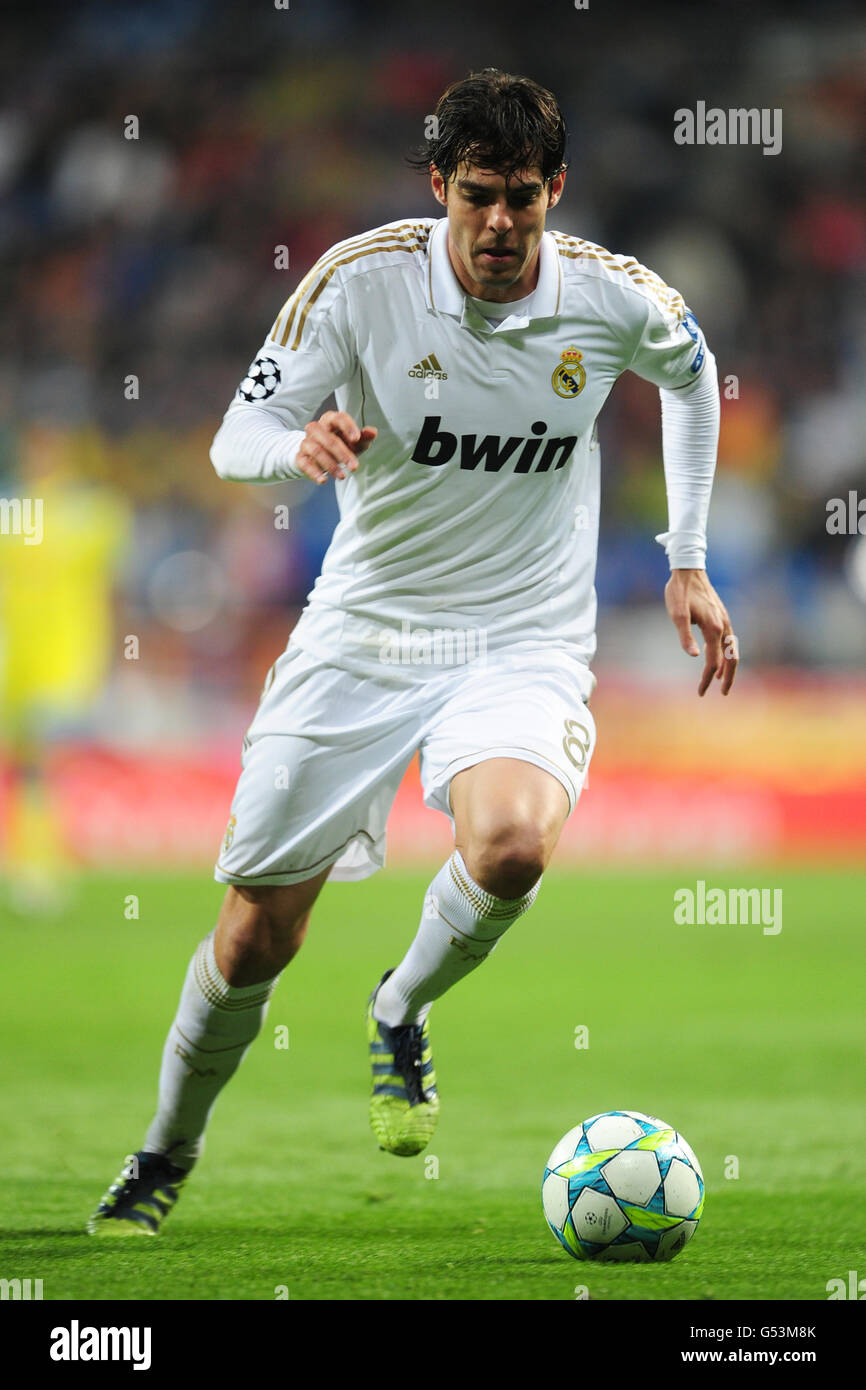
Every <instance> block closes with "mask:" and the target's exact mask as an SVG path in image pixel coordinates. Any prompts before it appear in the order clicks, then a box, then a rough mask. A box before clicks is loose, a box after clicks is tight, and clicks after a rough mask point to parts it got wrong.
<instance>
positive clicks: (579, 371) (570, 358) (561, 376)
mask: <svg viewBox="0 0 866 1390" xmlns="http://www.w3.org/2000/svg"><path fill="white" fill-rule="evenodd" d="M561 357H562V360H561V361H560V364H559V366H558V367H557V368H556V370H555V371H554V373H553V376H552V377H551V378H550V384H551V386H552V387H553V389H554V391H555V392H556V394H557V396H564V397H565V398H566V400H568V399H569V398H570V397H572V396H579V395H580V393H581V391H582V390H583V388H584V386H585V385H586V372H585V370H584V367H583V353H582V352H578V350H577V348H576V347H567V348H566V349H565V352H563V353H562V355H561Z"/></svg>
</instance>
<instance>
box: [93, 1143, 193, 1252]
mask: <svg viewBox="0 0 866 1390" xmlns="http://www.w3.org/2000/svg"><path fill="white" fill-rule="evenodd" d="M130 1174H132V1175H133V1176H130ZM188 1175H189V1170H188V1169H186V1168H176V1167H175V1166H174V1164H173V1163H170V1162H169V1160H168V1159H167V1158H166V1156H165V1154H153V1153H145V1152H144V1151H143V1150H142V1151H140V1152H139V1153H137V1154H134V1155H133V1156H131V1157H130V1158H128V1159H127V1161H126V1164H125V1166H124V1167H123V1169H122V1170H121V1172H120V1173H119V1175H118V1177H117V1178H116V1179H115V1181H114V1182H113V1183H112V1184H111V1187H110V1188H109V1189H108V1191H107V1192H106V1194H105V1196H104V1197H103V1199H102V1201H101V1202H100V1203H99V1206H98V1207H97V1208H96V1211H95V1212H94V1213H93V1215H92V1216H91V1218H90V1220H89V1221H88V1223H87V1233H88V1235H91V1236H156V1235H159V1228H160V1226H161V1225H162V1222H163V1220H164V1219H165V1217H166V1216H167V1215H168V1213H169V1212H170V1211H171V1209H172V1207H173V1206H174V1204H175V1202H176V1201H177V1199H178V1194H179V1192H180V1189H181V1188H182V1187H183V1184H184V1182H185V1181H186V1179H187V1177H188Z"/></svg>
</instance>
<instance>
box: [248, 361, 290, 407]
mask: <svg viewBox="0 0 866 1390" xmlns="http://www.w3.org/2000/svg"><path fill="white" fill-rule="evenodd" d="M280 379H281V378H280V369H279V367H278V366H277V364H276V362H275V361H274V359H273V358H272V357H257V358H256V360H255V362H251V363H250V366H249V370H248V371H247V374H246V376H245V377H244V379H243V381H242V382H241V384H240V386H239V387H238V395H239V396H240V398H241V400H243V401H253V402H255V401H266V400H267V398H268V396H272V395H273V394H274V392H275V391H276V389H277V387H278V386H279V384H280Z"/></svg>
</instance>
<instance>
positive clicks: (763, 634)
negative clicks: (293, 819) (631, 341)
mask: <svg viewBox="0 0 866 1390" xmlns="http://www.w3.org/2000/svg"><path fill="white" fill-rule="evenodd" d="M2 24H3V30H4V33H3V43H2V47H0V77H2V82H0V277H2V283H0V294H2V302H3V307H4V311H3V315H2V330H0V403H2V408H0V419H2V424H0V495H2V496H4V497H6V498H11V497H16V496H18V497H25V496H29V497H36V496H41V497H44V498H45V506H46V517H50V518H53V519H54V521H55V523H57V521H58V520H62V521H63V523H64V524H63V525H59V526H58V525H57V524H54V525H53V526H47V527H46V538H45V540H44V542H43V544H42V545H41V546H36V545H34V546H32V547H30V548H25V547H22V546H21V545H18V546H14V545H13V544H11V538H10V537H7V536H5V535H4V536H0V670H2V671H4V672H5V675H4V676H3V682H4V685H3V691H4V695H3V703H4V710H5V715H6V717H5V721H4V722H5V741H6V742H7V744H8V742H9V738H10V733H11V735H13V736H14V735H15V734H16V731H17V732H18V733H19V735H21V736H22V737H24V738H25V739H26V738H27V737H29V736H30V735H29V724H30V713H29V712H28V711H22V708H21V705H22V701H23V700H24V696H23V695H22V694H21V691H22V690H24V689H26V690H29V691H30V692H31V694H32V692H33V690H34V688H35V689H37V691H38V688H39V682H40V679H42V680H43V684H44V686H45V690H46V692H48V693H47V695H46V699H45V700H44V701H43V704H44V707H45V720H44V727H45V728H47V727H48V726H51V727H52V728H53V729H54V730H55V731H59V732H60V733H67V734H68V733H73V734H77V735H78V736H82V735H84V736H86V737H89V738H91V739H99V740H100V741H102V742H103V743H105V742H107V743H109V744H115V745H124V746H129V745H133V746H140V747H143V748H147V747H150V746H155V745H156V744H160V745H161V746H163V747H165V746H170V745H178V744H183V743H185V742H187V743H190V744H194V743H199V744H200V743H201V742H202V740H211V739H212V740H214V741H215V742H218V741H220V740H230V741H232V746H234V744H236V743H237V742H238V741H239V738H240V734H241V732H242V729H243V727H245V722H246V721H247V720H248V718H249V716H250V713H251V709H252V707H253V704H254V701H255V697H256V694H257V691H258V688H259V686H260V684H261V680H262V678H263V675H264V673H265V671H266V669H267V667H268V666H269V665H270V663H271V661H272V660H273V659H274V657H275V656H276V655H277V654H278V652H279V651H280V650H281V649H282V647H283V646H284V644H285V640H286V636H287V633H288V631H289V629H290V627H291V625H292V623H293V622H294V620H295V618H296V616H297V614H298V612H299V610H300V607H301V606H302V604H303V602H304V597H305V595H306V593H307V592H308V590H309V589H310V587H311V585H312V583H313V580H314V579H315V576H316V574H317V572H318V569H319V566H320V563H321V559H322V555H323V553H324V550H325V548H326V546H327V543H328V540H329V537H330V533H331V530H332V527H333V525H334V522H335V519H336V508H335V504H334V499H333V495H332V491H331V489H324V488H323V489H314V488H313V487H312V486H311V485H306V484H291V485H286V486H285V487H280V488H277V489H271V488H256V487H254V486H241V485H237V484H227V483H224V482H220V481H219V480H218V479H217V477H216V475H215V474H214V472H213V470H212V468H211V465H210V462H209V459H208V448H209V445H210V442H211V439H212V437H213V434H214V432H215V430H216V428H217V426H218V424H219V421H220V419H221V416H222V413H223V411H224V410H225V408H226V407H227V405H228V403H229V401H230V399H231V397H232V395H233V393H234V391H235V389H236V386H237V384H238V382H239V380H240V379H241V378H242V377H243V376H244V374H245V370H246V367H247V364H248V362H249V361H250V360H251V359H252V357H253V356H254V355H255V353H256V351H257V350H258V348H259V346H260V344H261V342H262V341H263V339H264V337H265V335H266V333H267V331H268V329H269V327H270V325H271V323H272V321H273V320H274V318H275V316H276V314H277V312H278V310H279V308H280V305H281V304H282V302H283V301H284V300H285V299H286V298H287V297H288V295H289V294H290V293H291V291H292V290H293V289H294V287H295V285H296V284H297V283H298V281H299V279H300V278H301V277H302V275H303V274H304V272H305V271H306V270H307V269H308V268H309V266H310V265H311V264H312V263H313V261H314V260H315V259H316V258H317V257H318V256H319V255H320V254H321V253H322V252H323V251H324V250H325V249H327V247H329V246H330V245H331V244H332V243H334V242H335V241H337V240H339V239H341V238H343V237H347V236H351V235H354V234H356V233H359V232H362V231H364V230H366V229H368V228H369V227H372V226H375V225H377V224H378V223H381V222H384V221H388V220H390V219H393V218H398V217H404V216H407V215H437V212H438V209H437V206H436V205H435V204H434V203H433V201H432V198H431V195H430V193H429V188H428V186H427V183H426V181H425V179H424V178H423V177H419V175H418V174H416V173H415V172H413V171H412V170H411V169H409V168H408V167H407V165H406V164H405V162H404V157H405V155H406V154H407V153H408V152H409V151H410V150H412V149H414V148H416V147H417V145H418V143H419V142H420V140H421V138H422V136H423V127H424V119H425V116H426V115H427V114H428V113H429V112H431V111H432V110H433V108H434V105H435V101H436V98H437V97H438V95H439V93H440V92H441V90H442V89H443V87H444V86H445V85H446V84H447V83H448V82H450V81H452V80H454V79H455V78H457V77H460V76H463V75H465V74H466V73H467V72H468V71H470V70H472V69H473V68H477V67H482V66H486V65H496V66H499V67H502V68H505V69H507V70H510V71H515V72H523V73H526V74H528V75H530V76H532V77H534V78H535V79H536V80H538V81H540V82H542V83H543V84H545V85H547V86H549V87H550V88H551V89H552V90H553V91H554V92H555V93H556V95H557V97H558V98H559V101H560V103H561V105H562V107H563V110H564V112H565V115H566V119H567V122H568V125H569V129H570V145H569V151H568V157H569V161H570V165H569V176H568V182H567V186H566V195H565V197H564V199H563V202H562V203H561V205H560V207H559V208H557V210H556V212H555V213H554V214H552V215H551V225H553V226H556V227H559V228H561V229H562V230H564V231H566V232H570V233H575V234H577V235H579V236H582V237H586V238H588V239H590V240H594V241H597V242H600V243H601V244H602V245H604V246H606V247H608V248H610V249H612V250H614V251H621V252H626V253H628V254H630V255H633V256H635V257H637V258H638V259H639V260H641V261H644V262H645V263H646V264H648V265H649V266H651V267H652V269H654V270H655V271H656V272H657V273H659V274H660V275H661V276H662V277H663V278H664V279H666V280H667V281H668V282H669V283H671V284H673V285H674V286H676V288H677V289H679V290H680V291H681V293H682V294H683V296H684V297H685V299H686V301H687V303H688V304H689V305H690V307H691V308H692V310H693V311H694V313H695V314H696V315H697V317H698V318H699V319H700V321H701V324H702V326H703V328H704V330H705V332H706V334H707V338H708V340H709V342H710V345H711V346H712V348H713V350H714V352H715V355H716V358H717V361H718V365H719V374H720V379H721V382H722V387H723V425H722V438H721V448H720V459H719V470H718V476H717V483H716V488H715V496H714V503H713V509H712V522H711V531H710V559H709V566H710V574H711V578H712V579H713V580H714V582H715V583H716V585H717V587H718V588H719V589H720V591H721V593H722V595H723V597H724V599H725V601H726V603H727V605H728V607H729V609H730V611H731V613H732V615H733V616H734V619H735V625H736V627H737V629H738V631H739V633H740V637H741V643H742V648H743V652H744V657H745V660H746V663H747V669H748V670H750V671H751V672H752V673H760V672H761V671H763V670H773V671H775V672H778V671H780V670H782V671H787V672H788V673H789V674H790V675H791V676H792V677H796V676H798V675H800V676H802V675H803V673H805V672H815V673H824V674H826V673H836V674H837V675H838V676H839V677H840V678H842V679H845V680H853V679H854V678H855V677H856V676H857V674H858V673H859V671H860V670H861V668H862V663H863V656H864V652H866V537H861V536H859V535H857V534H849V535H842V536H840V535H836V534H830V533H829V532H828V528H827V504H828V501H829V500H830V499H832V498H834V497H842V498H846V499H847V497H848V493H849V491H850V490H852V489H853V490H856V491H857V492H858V495H859V496H863V495H864V494H866V396H864V391H863V380H864V365H866V275H864V270H866V157H864V156H866V13H864V12H863V10H862V7H860V6H858V5H854V4H847V3H846V4H840V3H834V0H827V2H826V3H823V4H822V5H821V6H816V5H814V4H811V3H810V4H801V3H793V2H792V0H789V3H786V4H784V5H781V4H780V5H773V4H759V3H745V0H744V2H743V3H737V0H732V2H731V3H724V4H716V5H704V6H695V5H692V4H685V3H683V4H669V5H664V4H653V5H640V6H638V5H631V4H625V3H619V4H618V3H616V0H610V3H607V4H602V0H592V3H591V5H590V7H589V9H587V10H579V9H577V8H576V7H575V6H573V5H572V4H571V3H569V0H561V3H560V2H559V0H556V2H554V3H542V4H540V5H536V6H534V7H532V8H531V9H528V8H527V7H526V6H525V4H524V3H522V0H521V3H517V2H516V0H497V4H496V5H495V6H481V5H475V6H468V7H464V6H459V5H456V4H453V3H450V0H449V3H444V2H443V3H442V4H434V5H424V6H421V5H417V6H413V5H410V4H406V3H405V0H402V2H401V3H400V4H397V3H392V2H391V0H377V2H376V3H372V4H369V3H363V0H315V3H312V0H291V4H290V5H287V6H286V7H282V6H278V5H275V4H274V3H272V0H249V2H248V3H246V4H243V5H238V4H236V3H232V0H149V3H146V4H134V3H121V4H116V3H110V0H93V3H88V2H87V0H79V3H70V4H56V5H48V6H47V7H46V6H44V5H43V6H25V5H16V4H7V5H5V6H4V10H3V18H2ZM699 100H702V101H704V102H706V104H707V106H720V107H723V108H728V107H734V106H737V107H739V106H745V107H767V108H772V109H775V108H780V109H781V111H782V113H783V142H782V150H781V152H780V153H779V154H778V155H775V156H772V155H764V154H762V152H761V149H760V148H759V147H749V146H739V147H724V146H717V147H708V146H704V147H699V146H695V147H687V146H679V145H677V144H676V143H675V142H674V138H673V132H674V112H675V111H676V110H677V109H678V108H681V107H692V108H693V107H694V106H695V104H696V102H697V101H699ZM130 117H133V118H135V120H134V121H133V122H132V124H130ZM136 122H137V126H136ZM133 131H134V132H135V133H136V134H137V138H133V139H130V138H126V136H127V134H129V133H132V132H133ZM279 246H285V247H287V248H288V255H289V266H288V268H287V269H277V268H276V267H275V248H277V247H279ZM600 433H601V441H602V449H603V454H602V458H603V478H604V492H603V509H602V524H601V544H600V564H599V578H598V588H599V598H600V605H601V607H600V620H599V638H600V648H599V661H598V669H599V672H600V674H603V673H604V672H605V671H608V672H610V673H611V675H612V677H613V678H614V679H615V680H618V679H625V680H628V679H639V680H641V681H645V680H646V679H648V678H650V679H652V680H653V681H656V682H658V681H663V680H665V679H668V678H671V676H672V672H673V676H674V678H675V679H677V680H681V677H682V661H683V660H684V659H682V658H680V657H679V650H678V646H677V644H676V639H675V636H674V634H673V632H672V630H670V631H669V630H668V627H667V619H666V617H665V615H664V612H663V609H662V606H661V595H662V589H663V585H664V581H665V577H666V561H665V557H664V554H663V552H662V550H661V548H660V547H659V546H658V545H657V544H656V543H655V542H654V539H653V537H654V535H655V533H656V532H658V531H661V530H663V529H665V526H666V513H665V494H664V480H663V473H662V465H661V451H660V431H659V407H658V395H657V392H655V391H654V390H653V389H652V388H651V387H649V386H648V385H647V384H646V383H643V382H640V381H639V380H637V379H636V378H634V377H631V376H628V375H627V376H625V377H623V378H622V379H621V380H620V382H619V383H618V385H617V387H616V389H615V391H614V393H613V395H612V397H611V399H610V401H609V403H608V405H607V407H606V410H605V412H604V414H603V416H602V420H601V427H600ZM280 500H285V501H287V502H288V503H289V504H290V506H291V527H290V529H289V530H288V531H285V530H277V529H275V528H274V525H273V510H272V509H273V506H274V504H275V503H276V502H277V501H280ZM52 508H53V511H52ZM863 527H864V530H866V519H864V522H863ZM76 586H77V588H76ZM25 589H27V590H28V591H29V592H30V595H31V598H30V600H28V601H24V600H23V599H22V594H23V593H24V591H25ZM81 594H85V595H86V596H87V601H86V602H82V601H81V600H80V597H79V596H80V595H81ZM64 595H65V599H64ZM73 599H74V603H73ZM64 601H66V602H67V603H68V604H69V605H70V606H71V607H74V609H75V612H70V613H68V614H66V629H65V630H66V631H67V640H68V641H69V642H71V643H72V644H73V645H76V644H77V650H78V651H79V652H81V653H82V654H83V661H84V665H85V666H86V668H87V669H86V670H85V671H82V673H81V674H80V678H79V679H78V682H77V685H76V682H75V681H74V680H72V681H71V682H70V681H68V682H67V683H68V684H70V690H69V698H68V699H66V700H64V699H63V698H62V697H59V696H58V693H57V691H56V690H55V691H54V694H53V696H51V695H50V688H51V672H50V670H49V671H48V672H47V673H43V674H42V676H40V672H39V670H36V669H29V671H28V672H25V673H24V675H23V676H22V674H21V670H20V669H19V668H20V664H21V657H20V649H21V637H22V634H23V635H24V637H26V638H27V639H28V642H29V649H30V652H31V655H30V656H29V657H28V658H27V661H29V662H30V665H31V668H32V667H34V664H35V665H36V666H38V659H37V657H36V656H34V655H33V652H35V651H36V649H38V648H44V647H46V646H48V647H50V644H51V640H52V638H51V633H52V632H53V630H54V629H53V624H55V622H57V623H59V618H58V614H61V613H62V612H63V605H64ZM28 602H29V607H28ZM76 614H77V617H76ZM76 622H77V624H78V627H77V629H76V626H75V625H76ZM70 624H71V628H70ZM58 630H59V629H58ZM70 634H71V635H70ZM130 637H134V638H135V642H134V643H133V644H132V646H130V643H129V638H130ZM57 640H58V641H59V640H60V637H59V636H58V637H57ZM16 652H18V653H19V655H18V656H17V657H16V655H15V654H16ZM16 660H17V662H18V667H16V665H15V663H16ZM678 662H679V664H678ZM25 664H26V663H25ZM49 664H50V663H49ZM73 665H74V663H73ZM70 669H71V668H70ZM687 674H688V678H689V681H690V682H691V677H692V674H693V673H692V671H691V670H689V671H688V673H687ZM28 682H29V684H28ZM19 687H20V688H19ZM72 687H75V688H74V689H73V688H72ZM689 689H690V691H691V684H690V686H689ZM27 698H28V699H29V696H28V697H27ZM37 703H38V701H37ZM25 726H27V727H26V728H25ZM22 730H23V731H24V732H23V733H22Z"/></svg>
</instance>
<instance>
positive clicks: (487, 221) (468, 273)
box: [431, 164, 565, 304]
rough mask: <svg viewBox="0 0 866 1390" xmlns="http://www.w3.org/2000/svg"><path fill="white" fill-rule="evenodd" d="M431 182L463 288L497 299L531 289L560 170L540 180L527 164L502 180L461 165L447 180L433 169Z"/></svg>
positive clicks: (557, 193) (561, 181) (519, 296)
mask: <svg viewBox="0 0 866 1390" xmlns="http://www.w3.org/2000/svg"><path fill="white" fill-rule="evenodd" d="M431 181H432V186H433V193H434V195H435V196H436V198H437V199H438V200H439V202H440V203H442V205H443V206H444V207H445V209H446V211H447V213H448V250H449V252H450V255H451V264H452V266H453V267H454V273H455V275H456V276H457V279H458V280H459V281H460V283H461V285H462V286H463V288H464V289H465V290H466V292H467V293H468V294H471V295H473V296H474V297H475V298H476V299H489V300H494V301H498V302H499V303H503V304H504V303H507V302H508V301H509V300H512V299H522V298H524V296H526V295H528V294H531V293H532V291H533V290H534V289H535V285H536V282H537V280H538V248H539V244H540V242H541V235H542V233H543V231H544V221H545V218H546V217H547V213H548V211H549V209H550V208H552V207H555V205H556V204H557V203H558V202H559V199H560V196H561V194H562V187H563V184H564V183H565V174H564V173H562V174H557V175H556V177H555V178H554V179H551V180H550V182H549V183H545V182H544V179H543V178H542V174H541V170H540V169H538V168H534V169H533V168H530V169H521V170H519V171H518V172H517V173H516V174H513V175H511V177H510V178H508V179H507V180H506V178H505V176H504V175H502V174H497V173H493V172H492V171H491V170H489V169H479V168H477V167H476V166H475V165H474V164H463V165H461V166H460V168H459V169H458V170H457V172H456V173H455V174H454V176H453V177H452V178H451V179H449V181H448V183H447V184H446V183H445V180H444V179H443V178H442V175H441V174H440V173H439V172H438V170H436V169H434V170H433V171H432V175H431Z"/></svg>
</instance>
